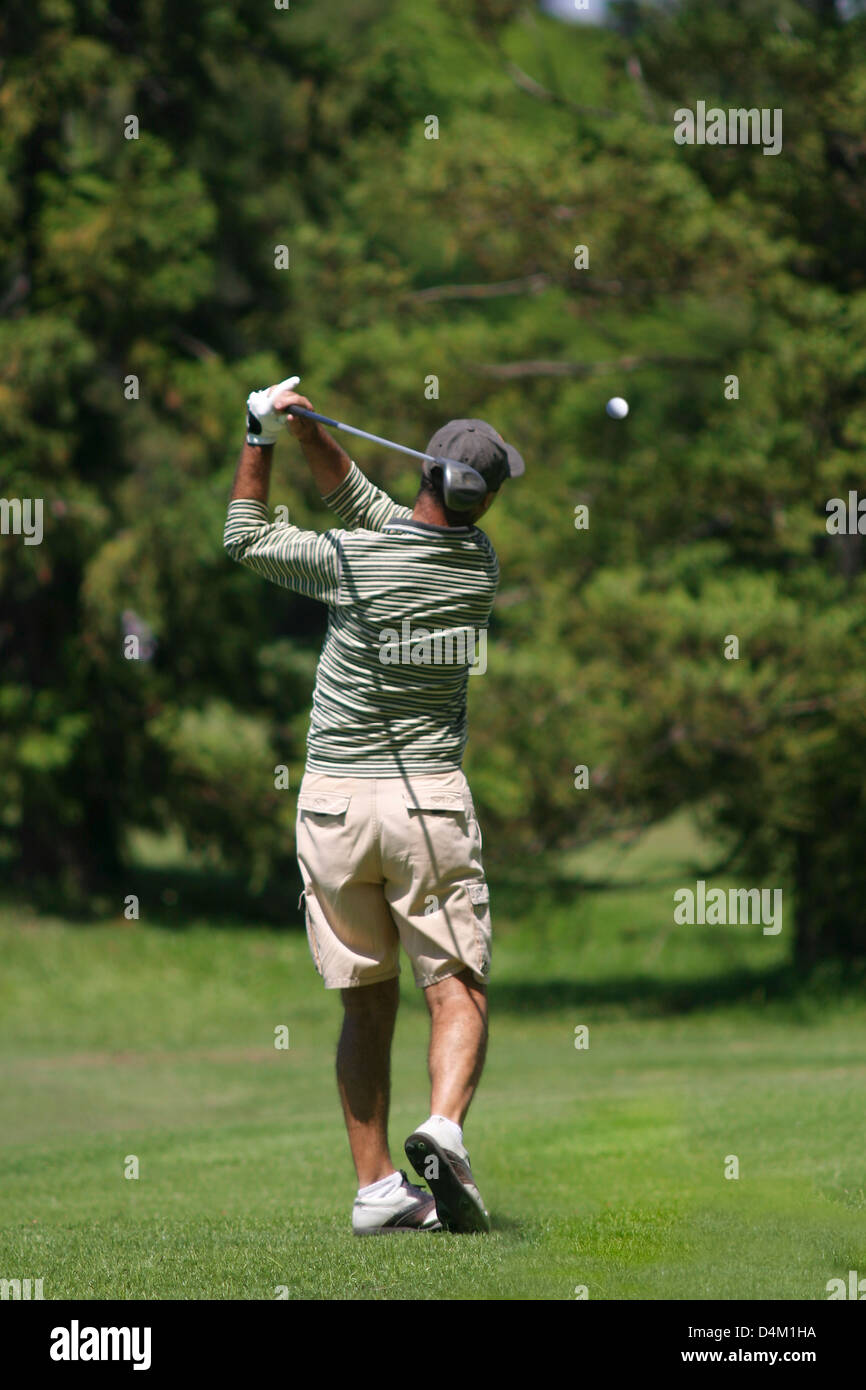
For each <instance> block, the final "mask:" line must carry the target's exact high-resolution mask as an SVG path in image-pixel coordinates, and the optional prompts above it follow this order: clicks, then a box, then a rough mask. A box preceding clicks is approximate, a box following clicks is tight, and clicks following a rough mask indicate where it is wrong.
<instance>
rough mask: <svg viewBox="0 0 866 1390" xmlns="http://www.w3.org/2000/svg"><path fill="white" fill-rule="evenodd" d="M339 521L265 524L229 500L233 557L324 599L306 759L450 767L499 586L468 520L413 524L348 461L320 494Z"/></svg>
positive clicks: (375, 768)
mask: <svg viewBox="0 0 866 1390" xmlns="http://www.w3.org/2000/svg"><path fill="white" fill-rule="evenodd" d="M324 500H325V502H327V504H328V506H329V507H331V508H332V510H333V511H335V512H336V513H337V515H338V516H339V518H340V520H341V521H342V522H343V523H344V526H345V529H343V530H336V531H324V532H318V531H303V530H301V529H300V528H299V527H297V526H289V525H285V524H280V523H274V522H271V521H270V520H269V514H268V509H267V507H266V506H265V504H264V503H263V502H253V501H245V500H243V499H238V500H237V501H234V502H231V503H230V504H229V510H228V517H227V519H226V527H225V536H224V544H225V548H226V550H227V551H228V553H229V555H230V556H231V557H232V559H234V560H238V561H239V562H240V563H241V564H242V565H247V566H248V567H249V568H250V569H252V570H255V571H256V573H257V574H261V575H263V576H264V577H265V578H266V579H270V580H271V581H272V582H273V583H274V584H281V585H283V586H284V587H285V588H288V589H294V590H296V591H297V592H298V593H301V594H307V595H308V596H309V597H311V598H317V599H320V600H321V601H322V602H323V603H326V604H327V605H328V632H327V636H326V638H325V643H324V646H323V648H322V654H321V657H320V658H319V665H318V668H317V671H316V685H315V689H314V692H313V709H312V715H311V719H310V730H309V734H308V736H307V767H308V768H309V769H310V771H313V772H325V773H330V774H332V775H340V774H341V773H342V774H348V775H352V776H356V777H395V776H399V775H400V774H401V773H406V774H408V775H412V776H417V775H419V774H421V775H423V774H424V773H426V772H439V771H451V770H454V769H455V768H459V767H460V765H461V763H462V760H463V752H464V749H465V746H466V732H467V730H466V692H467V684H468V677H469V670H470V665H473V666H474V668H475V669H476V670H477V671H478V672H479V673H480V672H481V671H482V670H483V669H484V666H485V665H486V630H487V625H488V622H489V619H490V611H491V608H492V606H493V598H494V595H495V593H496V587H497V584H498V580H499V565H498V562H497V559H496V552H495V551H494V549H493V546H492V545H491V543H490V541H489V540H488V539H487V537H486V536H485V535H484V533H483V532H482V531H479V530H478V528H477V527H475V526H431V525H427V524H425V523H423V522H420V521H413V520H412V514H411V512H410V510H409V508H408V507H401V506H400V505H399V504H398V503H396V502H394V501H393V500H392V498H390V497H389V496H388V495H387V493H385V492H382V490H381V489H380V488H377V487H375V486H374V484H373V483H371V482H370V481H369V479H368V478H365V476H364V474H363V473H362V472H361V471H360V469H359V468H357V467H356V465H355V464H352V468H351V471H350V472H349V474H348V475H347V476H346V478H345V479H344V481H343V482H342V483H341V484H340V486H339V487H338V488H337V489H336V490H335V491H334V492H332V493H329V494H328V496H327V497H326V498H325V499H324Z"/></svg>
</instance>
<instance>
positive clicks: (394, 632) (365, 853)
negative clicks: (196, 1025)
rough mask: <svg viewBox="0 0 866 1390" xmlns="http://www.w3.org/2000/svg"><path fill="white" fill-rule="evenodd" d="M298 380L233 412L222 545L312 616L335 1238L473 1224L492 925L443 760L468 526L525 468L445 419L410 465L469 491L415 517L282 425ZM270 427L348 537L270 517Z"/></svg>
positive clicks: (461, 667)
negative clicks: (412, 1067) (417, 1028)
mask: <svg viewBox="0 0 866 1390" xmlns="http://www.w3.org/2000/svg"><path fill="white" fill-rule="evenodd" d="M298 382H299V378H298V377H292V378H290V379H289V380H288V381H286V382H283V383H281V384H280V385H279V386H275V387H271V388H269V390H268V391H266V392H255V393H253V394H252V395H251V396H250V398H249V401H248V410H249V416H248V425H249V429H250V433H248V435H247V441H246V444H245V446H244V449H243V451H242V453H241V458H240V462H239V464H238V469H237V473H236V476H235V481H234V487H233V490H232V497H231V501H230V503H229V509H228V518H227V521H226V528H225V539H224V543H225V548H226V550H227V551H228V553H229V555H231V557H232V558H233V559H235V560H238V561H239V562H240V563H241V564H244V565H248V566H249V568H250V569H253V570H255V571H256V572H257V573H258V574H261V575H263V576H264V577H265V578H267V579H269V580H271V581H272V582H273V583H275V584H282V585H284V586H285V587H287V588H290V589H294V590H296V591H297V592H298V593H301V594H307V595H309V596H310V597H312V598H317V599H320V600H321V601H322V602H324V603H326V604H327V605H328V633H327V637H326V639H325V644H324V647H323V650H322V655H321V658H320V661H319V666H318V671H317V676H316V685H315V690H314V693H313V709H312V716H311V720H310V731H309V735H308V740H307V764H306V771H305V774H304V778H303V781H302V784H301V788H300V791H299V794H298V819H297V853H298V861H299V864H300V868H301V874H302V877H303V881H304V894H303V897H304V900H305V904H306V922H307V936H308V940H309V945H310V950H311V952H312V955H313V959H314V961H315V964H316V968H317V969H318V971H319V973H320V974H321V975H322V976H323V979H324V983H325V988H326V989H339V990H341V992H342V1001H343V1008H344V1019H343V1027H342V1032H341V1035H340V1040H339V1045H338V1048H337V1082H338V1088H339V1092H340V1098H341V1101H342V1105H343V1113H344V1116H345V1122H346V1128H347V1131H348V1136H349V1144H350V1147H351V1151H352V1157H353V1159H354V1163H355V1169H356V1172H357V1176H358V1194H357V1197H356V1199H355V1203H354V1207H353V1212H352V1225H353V1229H354V1230H355V1231H356V1232H357V1233H358V1234H366V1233H373V1232H385V1231H394V1230H403V1229H415V1230H425V1231H430V1230H439V1229H441V1228H444V1229H446V1230H451V1231H479V1230H487V1229H489V1218H488V1215H487V1212H486V1210H485V1207H484V1203H483V1201H482V1199H481V1196H480V1193H479V1192H478V1189H477V1187H476V1185H475V1181H474V1179H473V1176H472V1169H471V1167H470V1164H469V1155H468V1153H467V1152H466V1148H465V1145H464V1143H463V1130H462V1126H463V1122H464V1120H465V1117H466V1113H467V1111H468V1109H469V1105H470V1102H471V1100H472V1096H473V1094H474V1092H475V1088H476V1086H477V1085H478V1081H479V1078H480V1076H481V1071H482V1067H483V1065H484V1057H485V1051H486V1043H487V990H486V981H487V977H488V973H489V968H490V911H489V894H488V889H487V884H486V882H485V877H484V868H483V865H482V861H481V832H480V829H479V827H478V822H477V820H476V818H475V810H474V807H473V804H472V796H471V793H470V791H469V786H468V783H467V781H466V778H465V776H464V774H463V772H462V770H461V765H462V760H463V751H464V747H465V743H466V693H467V684H468V676H469V665H470V663H471V661H472V653H474V646H475V642H474V637H475V636H476V635H481V636H482V637H484V638H485V640H486V628H487V624H488V621H489V617H490V611H491V608H492V605H493V598H494V594H495V591H496V586H497V583H498V563H497V559H496V554H495V552H494V550H493V547H492V545H491V544H490V542H489V540H488V539H487V537H486V536H485V535H484V534H483V532H481V531H479V530H478V529H477V527H476V525H475V522H477V521H478V520H479V518H480V517H481V516H482V514H483V513H484V512H486V511H487V508H488V507H489V506H490V504H491V503H492V501H493V499H494V497H495V496H496V493H497V491H498V489H499V488H500V486H501V485H502V483H503V482H504V480H505V479H506V478H507V477H509V476H515V475H517V474H519V473H522V472H523V471H524V465H523V460H522V459H521V458H520V455H519V454H518V453H517V451H516V450H515V449H513V448H511V446H510V445H506V444H505V443H504V441H503V440H502V439H501V437H500V436H499V435H498V434H497V433H496V431H495V430H493V429H492V428H491V427H490V426H489V425H487V424H485V422H484V421H481V420H457V421H451V423H450V424H448V425H445V426H444V427H443V428H442V429H441V430H439V431H437V433H436V434H435V435H434V436H433V439H432V440H431V441H430V444H429V446H428V449H427V452H428V453H430V454H434V455H436V456H438V457H441V456H444V457H446V458H449V459H454V458H456V459H457V460H458V461H460V462H464V463H467V464H469V465H470V466H471V467H472V468H474V469H475V470H476V471H477V472H479V473H480V474H481V476H482V478H483V479H484V481H485V483H487V485H488V489H489V490H488V492H487V493H486V495H485V496H484V497H483V498H482V500H481V501H479V503H478V505H477V506H476V507H474V509H473V510H471V511H469V512H465V511H459V512H457V511H454V510H452V509H451V508H449V506H448V505H447V503H446V497H445V495H444V494H443V491H442V482H441V480H439V479H438V477H437V475H436V473H435V470H434V471H433V473H432V474H431V475H427V474H425V475H424V476H423V477H422V482H421V488H420V490H419V492H418V496H417V498H416V500H415V505H414V507H413V508H411V509H410V508H408V507H401V506H399V505H398V504H397V503H396V502H394V501H392V499H391V498H390V497H388V496H387V494H386V493H384V492H382V491H381V490H380V489H379V488H377V487H375V486H374V485H373V484H372V483H371V482H370V481H369V480H368V479H367V478H365V477H364V475H363V474H362V473H361V471H360V470H359V469H358V468H357V467H356V465H355V464H354V463H353V462H352V461H351V460H350V459H349V457H348V456H347V455H346V453H345V452H344V451H343V450H342V449H341V448H340V446H339V445H338V444H337V442H336V440H335V439H333V438H332V436H331V435H330V434H329V433H328V432H327V430H325V429H324V428H323V426H322V425H320V424H319V423H317V422H315V421H311V420H308V419H305V418H304V417H302V416H291V415H289V416H288V418H287V417H286V412H287V411H289V410H290V408H291V406H292V405H298V406H301V407H304V408H306V409H308V410H311V409H312V406H311V405H310V402H309V401H308V400H307V399H306V397H304V396H299V395H298V394H297V393H296V392H295V391H294V389H293V388H294V387H295V386H296V385H297V384H298ZM286 423H288V426H289V429H290V430H291V432H292V434H293V435H294V436H295V438H296V439H297V440H298V442H299V443H300V446H301V449H302V450H303V453H304V456H305V458H306V461H307V463H308V465H309V467H310V471H311V473H312V475H313V479H314V481H315V483H316V485H317V487H318V489H319V492H320V493H321V494H322V496H323V498H324V500H325V502H327V504H328V506H329V507H330V508H331V509H332V510H333V511H335V512H336V514H337V516H338V517H339V518H340V520H341V521H342V523H343V527H344V528H345V529H341V530H334V531H326V532H324V533H322V534H320V533H318V532H314V531H303V530H300V529H299V528H298V527H296V526H290V525H283V524H279V525H278V524H274V523H272V522H271V521H270V520H269V516H268V509H267V500H268V491H269V484H270V470H271V457H272V453H273V445H274V442H275V441H276V439H277V438H278V437H279V435H280V433H282V431H283V428H284V425H285V424H286ZM457 639H459V640H457ZM401 943H402V945H403V947H404V949H405V950H406V952H407V954H408V955H409V958H410V960H411V962H412V967H413V972H414V976H415V982H416V984H418V985H419V986H420V987H421V988H422V989H423V990H424V991H425V996H426V1000H427V1005H428V1008H429V1012H430V1019H431V1036H430V1052H429V1069H430V1081H431V1088H432V1091H431V1105H430V1115H429V1118H428V1119H427V1120H426V1121H424V1123H423V1124H421V1125H419V1127H418V1129H417V1130H415V1131H414V1132H413V1133H412V1134H411V1135H410V1136H409V1138H408V1139H407V1140H406V1143H405V1150H406V1154H407V1157H408V1158H409V1161H410V1163H411V1164H412V1166H413V1167H414V1169H415V1171H416V1172H417V1173H418V1174H419V1175H420V1176H422V1177H424V1178H425V1179H426V1180H427V1182H428V1183H429V1185H430V1189H431V1192H432V1196H431V1193H430V1192H427V1191H426V1190H424V1189H422V1188H420V1187H417V1186H414V1185H413V1184H411V1183H410V1182H409V1181H408V1178H407V1177H406V1174H405V1173H404V1172H397V1171H396V1170H395V1168H394V1164H393V1162H392V1160H391V1154H390V1151H389V1148H388V1136H387V1126H388V1108H389V1100H390V1056H391V1041H392V1038H393V1033H394V1024H395V1020H396V1014H397V1004H398V998H399V989H398V978H397V977H398V974H399V960H398V958H399V948H400V944H401Z"/></svg>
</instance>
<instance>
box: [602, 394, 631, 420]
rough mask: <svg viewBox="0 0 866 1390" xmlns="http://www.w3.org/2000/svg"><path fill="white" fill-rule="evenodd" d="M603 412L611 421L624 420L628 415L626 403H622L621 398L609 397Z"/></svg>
mask: <svg viewBox="0 0 866 1390" xmlns="http://www.w3.org/2000/svg"><path fill="white" fill-rule="evenodd" d="M605 410H606V411H607V413H608V415H609V416H610V418H611V420H624V419H625V417H626V415H628V401H624V400H623V398H622V396H611V398H610V400H609V401H608V403H607V405H606V406H605Z"/></svg>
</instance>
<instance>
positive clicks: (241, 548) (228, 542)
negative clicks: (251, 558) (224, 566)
mask: <svg viewBox="0 0 866 1390" xmlns="http://www.w3.org/2000/svg"><path fill="white" fill-rule="evenodd" d="M252 539H253V537H252V536H251V535H250V534H249V533H248V532H244V531H240V532H239V531H237V530H233V531H232V530H229V528H228V527H226V529H225V532H224V533H223V550H224V551H225V553H226V555H228V557H229V559H230V560H235V561H237V563H238V564H239V565H242V564H243V562H244V559H245V558H246V554H247V551H248V550H249V548H250V545H251V543H252Z"/></svg>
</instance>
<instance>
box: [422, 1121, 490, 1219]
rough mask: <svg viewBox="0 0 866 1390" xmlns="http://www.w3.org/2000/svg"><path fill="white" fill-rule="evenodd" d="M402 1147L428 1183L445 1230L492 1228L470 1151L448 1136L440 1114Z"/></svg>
mask: <svg viewBox="0 0 866 1390" xmlns="http://www.w3.org/2000/svg"><path fill="white" fill-rule="evenodd" d="M452 1132H453V1131H452ZM403 1147H404V1148H405V1150H406V1157H407V1158H408V1160H409V1162H410V1163H411V1164H412V1167H413V1168H414V1169H415V1172H416V1173H417V1174H418V1176H419V1178H423V1179H424V1180H425V1182H427V1183H429V1185H430V1191H431V1192H432V1193H433V1196H434V1197H435V1199H436V1211H437V1213H438V1216H439V1220H440V1221H441V1222H442V1226H443V1228H444V1229H445V1230H446V1231H489V1230H490V1217H489V1216H488V1214H487V1210H486V1208H485V1206H484V1202H483V1201H482V1200H481V1193H480V1192H479V1191H478V1188H477V1187H476V1186H475V1179H474V1178H473V1176H472V1168H471V1167H470V1164H469V1154H468V1153H467V1152H466V1149H465V1147H464V1145H463V1144H462V1143H458V1144H455V1142H454V1139H453V1138H452V1137H449V1138H447V1139H446V1131H443V1128H442V1125H441V1122H440V1120H439V1119H438V1117H437V1116H435V1115H434V1116H432V1117H431V1118H430V1119H429V1120H425V1121H424V1124H423V1125H419V1126H418V1128H417V1129H416V1130H415V1131H414V1133H412V1134H410V1135H409V1138H408V1139H407V1140H406V1143H405V1144H404V1146H403Z"/></svg>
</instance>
